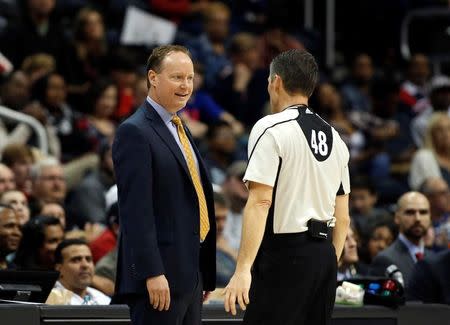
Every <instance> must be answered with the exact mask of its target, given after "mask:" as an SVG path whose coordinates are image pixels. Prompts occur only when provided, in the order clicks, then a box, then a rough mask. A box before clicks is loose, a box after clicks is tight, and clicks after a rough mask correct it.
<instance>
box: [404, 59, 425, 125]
mask: <svg viewBox="0 0 450 325" xmlns="http://www.w3.org/2000/svg"><path fill="white" fill-rule="evenodd" d="M430 74H431V71H430V62H429V61H428V57H426V56H425V55H423V54H419V53H418V54H414V55H413V56H412V57H411V59H410V60H409V62H408V70H407V72H406V80H405V81H404V82H403V84H402V85H401V88H400V103H401V106H402V109H403V110H404V111H406V112H407V113H408V114H409V115H410V116H411V117H412V116H415V115H416V114H418V113H420V111H416V110H415V109H417V108H418V107H417V106H415V105H416V103H417V101H418V100H420V99H422V98H425V97H426V95H427V91H426V86H427V81H428V79H429V77H430Z"/></svg>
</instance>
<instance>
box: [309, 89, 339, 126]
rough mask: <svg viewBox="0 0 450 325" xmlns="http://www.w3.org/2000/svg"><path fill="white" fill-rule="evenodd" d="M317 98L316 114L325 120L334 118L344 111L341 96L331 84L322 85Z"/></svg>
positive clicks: (317, 92)
mask: <svg viewBox="0 0 450 325" xmlns="http://www.w3.org/2000/svg"><path fill="white" fill-rule="evenodd" d="M315 98H316V99H317V107H316V112H317V113H319V114H320V116H321V117H323V118H325V119H328V118H334V117H335V115H336V113H339V112H340V111H341V110H342V98H341V95H340V94H339V92H338V91H337V89H336V87H335V86H333V85H332V84H330V83H323V84H320V85H319V86H318V87H317V90H316V96H315Z"/></svg>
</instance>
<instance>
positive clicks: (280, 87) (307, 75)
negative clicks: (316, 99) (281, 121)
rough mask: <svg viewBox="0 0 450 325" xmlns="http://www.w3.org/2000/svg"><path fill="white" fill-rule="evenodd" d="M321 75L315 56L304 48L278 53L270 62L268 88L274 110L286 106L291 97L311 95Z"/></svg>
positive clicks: (305, 97)
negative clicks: (285, 103)
mask: <svg viewBox="0 0 450 325" xmlns="http://www.w3.org/2000/svg"><path fill="white" fill-rule="evenodd" d="M318 77H319V68H318V66H317V63H316V60H315V59H314V57H313V56H312V55H311V54H310V53H308V52H307V51H304V50H298V49H295V50H288V51H285V52H282V53H280V54H278V55H277V56H276V57H275V58H274V59H273V60H272V63H270V76H269V84H268V86H267V90H268V92H269V96H270V105H271V108H272V111H273V112H279V111H280V110H282V109H283V108H284V105H283V104H284V103H283V102H284V101H285V100H286V98H289V97H294V96H295V97H303V98H304V99H308V98H309V97H311V95H312V93H313V91H314V88H315V87H316V83H317V80H318Z"/></svg>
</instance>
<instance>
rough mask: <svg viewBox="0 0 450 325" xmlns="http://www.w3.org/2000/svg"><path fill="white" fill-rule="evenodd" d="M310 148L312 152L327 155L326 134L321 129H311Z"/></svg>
mask: <svg viewBox="0 0 450 325" xmlns="http://www.w3.org/2000/svg"><path fill="white" fill-rule="evenodd" d="M311 149H312V150H313V151H314V154H316V155H317V154H320V155H321V156H326V155H328V145H327V135H326V134H325V132H323V131H319V132H316V130H314V129H312V130H311Z"/></svg>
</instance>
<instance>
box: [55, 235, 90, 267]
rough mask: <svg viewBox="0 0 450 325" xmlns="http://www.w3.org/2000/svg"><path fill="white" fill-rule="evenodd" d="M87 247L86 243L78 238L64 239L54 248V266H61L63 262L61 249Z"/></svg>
mask: <svg viewBox="0 0 450 325" xmlns="http://www.w3.org/2000/svg"><path fill="white" fill-rule="evenodd" d="M74 245H75V246H80V245H81V246H88V247H89V245H88V243H87V242H86V241H85V240H83V239H79V238H72V239H64V240H63V241H62V242H60V243H59V244H58V247H56V250H55V263H56V264H62V262H63V256H62V251H63V249H65V248H67V247H69V246H74Z"/></svg>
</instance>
